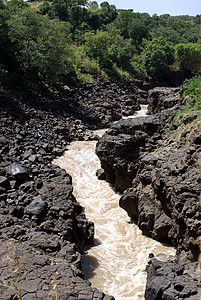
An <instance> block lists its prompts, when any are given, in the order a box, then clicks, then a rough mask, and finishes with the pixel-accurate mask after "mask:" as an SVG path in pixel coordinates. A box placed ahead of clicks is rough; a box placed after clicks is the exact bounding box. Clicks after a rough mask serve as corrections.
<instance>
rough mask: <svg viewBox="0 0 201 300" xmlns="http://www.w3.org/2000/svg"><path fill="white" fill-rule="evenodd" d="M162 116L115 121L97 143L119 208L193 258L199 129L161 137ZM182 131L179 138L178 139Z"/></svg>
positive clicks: (199, 228)
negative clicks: (120, 195)
mask: <svg viewBox="0 0 201 300" xmlns="http://www.w3.org/2000/svg"><path fill="white" fill-rule="evenodd" d="M166 118H167V117H166V114H165V113H163V114H158V115H153V116H148V117H144V118H136V119H129V120H123V121H120V122H118V123H116V124H114V125H112V126H111V128H110V129H109V130H108V131H107V132H106V134H105V135H104V136H103V137H102V138H101V139H100V141H99V142H98V145H97V149H96V152H97V155H98V156H99V158H100V160H101V165H102V168H103V169H104V171H105V175H106V179H107V180H108V181H109V182H111V183H113V184H114V186H115V187H116V188H117V189H118V190H120V191H124V193H123V196H122V197H121V199H120V206H121V207H122V208H124V209H125V210H126V211H127V213H128V215H129V216H130V217H131V219H132V220H135V221H136V222H137V224H138V226H139V228H140V229H141V230H142V232H143V233H144V234H146V235H148V236H150V237H152V238H154V239H157V240H159V241H162V242H168V243H171V244H173V245H175V246H177V249H178V252H179V253H183V254H184V253H185V256H186V257H187V258H188V259H190V260H196V259H197V258H198V253H199V248H198V244H197V242H196V240H197V238H198V237H199V236H200V235H201V214H200V206H199V196H200V192H201V182H200V170H199V166H198V158H199V154H200V146H201V145H200V144H199V142H196V143H195V140H196V141H198V140H199V138H196V137H198V132H199V129H197V128H196V127H195V128H194V127H193V125H192V128H191V127H188V131H185V132H183V133H181V134H180V136H179V134H178V133H176V134H175V136H173V137H172V139H170V138H169V139H167V138H166V137H163V136H162V128H163V126H164V125H163V124H164V123H165V120H166ZM184 135H185V142H183V139H184Z"/></svg>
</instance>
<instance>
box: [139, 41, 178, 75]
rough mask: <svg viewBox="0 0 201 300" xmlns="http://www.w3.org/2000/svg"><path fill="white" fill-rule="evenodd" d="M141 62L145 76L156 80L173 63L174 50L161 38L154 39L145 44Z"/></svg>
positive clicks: (164, 73)
mask: <svg viewBox="0 0 201 300" xmlns="http://www.w3.org/2000/svg"><path fill="white" fill-rule="evenodd" d="M141 60H142V64H143V65H144V67H145V69H146V72H147V75H149V76H151V77H157V78H158V77H161V76H164V75H166V74H167V73H168V72H169V66H170V65H171V64H172V63H173V62H174V48H173V47H172V46H171V45H170V44H169V43H168V42H166V41H165V40H164V39H163V38H155V39H153V40H152V41H149V42H147V44H146V46H145V48H144V50H143V51H142V53H141Z"/></svg>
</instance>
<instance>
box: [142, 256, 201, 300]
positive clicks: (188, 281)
mask: <svg viewBox="0 0 201 300" xmlns="http://www.w3.org/2000/svg"><path fill="white" fill-rule="evenodd" d="M147 273H148V276H147V285H146V291H145V299H146V300H160V299H161V300H162V299H164V300H175V299H191V300H199V299H200V297H201V288H199V284H200V278H201V277H200V275H201V274H200V271H199V270H198V263H189V264H186V265H183V264H181V263H180V262H174V261H167V262H165V263H164V262H162V261H159V260H157V259H155V258H153V259H152V260H150V262H149V265H148V266H147Z"/></svg>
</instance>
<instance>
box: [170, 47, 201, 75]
mask: <svg viewBox="0 0 201 300" xmlns="http://www.w3.org/2000/svg"><path fill="white" fill-rule="evenodd" d="M175 54H176V61H177V63H178V65H179V68H180V69H181V70H189V71H198V72H201V44H192V43H189V44H178V45H176V46H175Z"/></svg>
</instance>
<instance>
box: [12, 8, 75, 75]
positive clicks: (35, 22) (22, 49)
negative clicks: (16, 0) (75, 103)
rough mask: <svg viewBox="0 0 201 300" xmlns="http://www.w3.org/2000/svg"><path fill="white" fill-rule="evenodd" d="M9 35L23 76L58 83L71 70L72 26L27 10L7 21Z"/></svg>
mask: <svg viewBox="0 0 201 300" xmlns="http://www.w3.org/2000/svg"><path fill="white" fill-rule="evenodd" d="M8 26H9V32H8V36H9V38H10V41H11V42H12V46H13V49H14V53H15V57H16V60H17V61H18V63H19V64H20V68H21V70H22V71H23V74H24V76H25V77H26V78H27V79H28V80H31V81H34V80H35V81H38V80H43V81H55V80H57V79H58V78H60V77H61V76H62V75H67V74H68V73H69V72H71V71H72V66H71V56H72V55H73V54H72V53H71V50H70V43H71V40H70V34H69V25H68V24H67V23H61V22H59V21H57V20H49V19H48V16H43V15H39V14H37V13H36V12H35V11H32V10H30V9H25V10H22V11H20V12H18V14H15V15H13V16H12V17H11V18H10V19H9V20H8Z"/></svg>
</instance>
